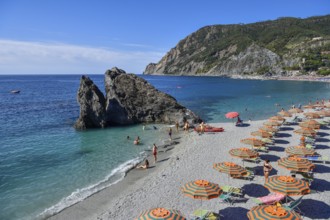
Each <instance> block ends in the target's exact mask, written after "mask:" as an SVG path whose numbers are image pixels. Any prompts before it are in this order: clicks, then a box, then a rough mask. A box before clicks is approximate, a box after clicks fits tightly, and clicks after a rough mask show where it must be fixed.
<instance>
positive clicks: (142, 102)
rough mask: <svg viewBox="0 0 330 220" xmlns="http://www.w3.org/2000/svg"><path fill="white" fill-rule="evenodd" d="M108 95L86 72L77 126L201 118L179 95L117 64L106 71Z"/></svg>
mask: <svg viewBox="0 0 330 220" xmlns="http://www.w3.org/2000/svg"><path fill="white" fill-rule="evenodd" d="M105 91H106V94H105V96H104V95H103V94H102V93H101V92H100V90H99V89H98V88H97V86H96V85H95V84H94V83H93V82H92V81H91V80H90V79H89V78H88V77H87V76H83V77H82V78H81V82H80V88H79V91H78V96H77V99H78V102H79V104H80V116H79V119H78V120H77V122H76V124H75V127H76V128H77V129H87V128H104V127H107V126H113V125H131V124H138V123H164V124H174V122H175V121H178V122H179V123H180V124H183V122H184V121H186V120H187V121H189V122H190V123H192V124H193V123H197V122H199V121H200V118H199V117H198V116H196V115H195V114H194V113H193V112H192V111H190V110H189V109H187V108H185V107H184V106H182V105H180V104H179V103H178V102H177V101H176V99H175V98H174V97H172V96H170V95H168V94H165V93H163V92H161V91H159V90H157V89H156V88H155V87H154V86H152V85H151V84H150V83H148V82H147V81H146V80H144V79H142V78H140V77H138V76H137V75H135V74H127V73H126V72H125V71H124V70H121V69H118V68H116V67H114V68H112V69H111V70H107V71H106V73H105Z"/></svg>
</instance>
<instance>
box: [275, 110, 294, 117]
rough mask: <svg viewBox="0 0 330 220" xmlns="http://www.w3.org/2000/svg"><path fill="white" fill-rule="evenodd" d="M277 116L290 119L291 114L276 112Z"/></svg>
mask: <svg viewBox="0 0 330 220" xmlns="http://www.w3.org/2000/svg"><path fill="white" fill-rule="evenodd" d="M277 114H278V115H280V116H282V117H291V116H292V114H291V113H290V112H287V111H280V112H277Z"/></svg>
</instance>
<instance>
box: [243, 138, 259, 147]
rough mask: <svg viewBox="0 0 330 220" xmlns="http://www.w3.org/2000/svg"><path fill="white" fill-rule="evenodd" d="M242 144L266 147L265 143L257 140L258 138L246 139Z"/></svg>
mask: <svg viewBox="0 0 330 220" xmlns="http://www.w3.org/2000/svg"><path fill="white" fill-rule="evenodd" d="M241 143H243V144H248V145H252V146H263V145H265V142H263V141H262V140H260V139H257V138H245V139H242V140H241Z"/></svg>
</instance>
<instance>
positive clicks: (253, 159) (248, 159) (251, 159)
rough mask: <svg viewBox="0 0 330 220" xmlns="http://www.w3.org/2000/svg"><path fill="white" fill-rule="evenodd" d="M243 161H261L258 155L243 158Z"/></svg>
mask: <svg viewBox="0 0 330 220" xmlns="http://www.w3.org/2000/svg"><path fill="white" fill-rule="evenodd" d="M243 161H246V162H251V163H256V164H258V163H260V162H261V158H260V157H254V158H244V159H243Z"/></svg>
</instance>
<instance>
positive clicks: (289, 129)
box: [280, 127, 294, 131]
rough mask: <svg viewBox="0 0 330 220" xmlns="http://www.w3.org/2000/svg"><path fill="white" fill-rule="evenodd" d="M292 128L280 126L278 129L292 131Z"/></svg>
mask: <svg viewBox="0 0 330 220" xmlns="http://www.w3.org/2000/svg"><path fill="white" fill-rule="evenodd" d="M293 130H294V128H291V127H281V129H280V131H293Z"/></svg>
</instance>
